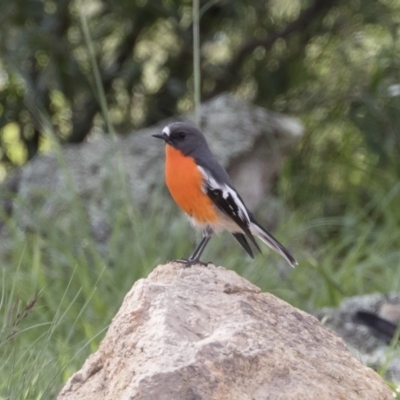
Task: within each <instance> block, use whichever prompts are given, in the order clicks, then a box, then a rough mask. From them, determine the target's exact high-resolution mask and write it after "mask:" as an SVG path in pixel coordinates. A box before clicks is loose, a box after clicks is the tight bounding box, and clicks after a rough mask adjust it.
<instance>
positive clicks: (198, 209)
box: [153, 122, 297, 267]
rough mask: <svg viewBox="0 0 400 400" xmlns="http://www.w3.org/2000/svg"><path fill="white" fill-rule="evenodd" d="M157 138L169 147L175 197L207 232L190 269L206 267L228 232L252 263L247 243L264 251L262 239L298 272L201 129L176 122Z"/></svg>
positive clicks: (170, 183)
mask: <svg viewBox="0 0 400 400" xmlns="http://www.w3.org/2000/svg"><path fill="white" fill-rule="evenodd" d="M153 136H154V137H156V138H159V139H162V140H164V142H165V144H166V146H165V154H166V161H165V182H166V185H167V187H168V189H169V191H170V193H171V196H172V197H173V199H174V200H175V202H176V203H177V204H178V206H179V207H180V208H181V209H182V210H183V211H184V212H185V214H186V215H187V216H188V217H189V218H190V220H191V222H192V224H193V225H194V226H196V227H198V228H200V229H201V230H202V232H203V239H202V240H201V242H200V243H199V245H198V246H197V247H196V249H195V250H194V252H193V254H192V255H191V256H190V257H189V258H188V259H185V260H183V262H184V263H185V264H187V265H191V264H195V263H198V262H201V261H200V256H201V254H202V253H203V251H204V249H205V247H206V245H207V243H208V242H209V240H210V238H211V236H212V234H213V233H214V232H215V233H218V232H221V231H224V230H226V231H228V232H231V233H232V235H233V236H234V237H235V239H236V240H237V241H238V242H239V243H240V245H241V246H242V247H243V248H244V249H245V250H246V252H247V253H248V254H249V255H250V256H251V257H252V258H254V255H253V251H252V249H251V247H250V245H249V243H248V241H247V239H248V240H250V242H251V243H253V245H254V246H255V247H256V249H257V250H258V251H260V248H259V246H258V245H257V242H256V240H255V238H254V237H255V236H256V237H258V238H260V239H261V240H262V241H263V242H264V243H265V244H267V245H268V246H269V247H270V248H271V249H272V250H274V251H276V252H277V253H279V254H280V255H281V256H282V257H283V258H284V259H285V260H286V261H287V262H288V263H289V264H290V265H291V266H292V267H294V266H296V265H297V262H296V260H295V259H294V258H293V257H292V255H291V254H290V253H289V251H288V250H287V249H286V248H285V247H284V246H282V245H281V244H280V243H279V242H278V240H276V239H275V238H274V237H273V236H272V235H271V234H270V233H269V232H267V231H266V230H265V229H264V228H263V227H262V226H261V225H260V224H259V223H257V221H256V220H255V218H254V216H253V214H252V213H251V212H250V211H249V210H248V209H247V207H246V205H245V204H244V202H243V200H242V199H241V197H240V196H239V193H238V192H237V191H236V190H235V188H234V186H233V184H232V181H231V179H230V178H229V176H228V174H227V172H226V171H225V169H224V168H223V167H222V166H221V165H220V164H219V163H218V161H217V160H216V159H215V157H214V155H213V154H212V153H211V150H210V148H209V147H208V144H207V141H206V139H205V137H204V135H203V133H202V132H201V131H200V130H198V129H197V128H196V127H194V126H192V125H190V124H187V123H183V122H175V123H172V124H169V125H167V126H166V127H165V128H164V129H163V131H162V133H160V134H156V135H153ZM246 237H247V239H246Z"/></svg>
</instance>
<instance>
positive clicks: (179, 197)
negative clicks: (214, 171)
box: [165, 144, 218, 224]
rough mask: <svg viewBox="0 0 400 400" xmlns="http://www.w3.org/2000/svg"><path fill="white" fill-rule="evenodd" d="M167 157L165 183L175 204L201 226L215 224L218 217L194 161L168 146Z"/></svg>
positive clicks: (166, 147)
mask: <svg viewBox="0 0 400 400" xmlns="http://www.w3.org/2000/svg"><path fill="white" fill-rule="evenodd" d="M165 156H166V160H165V182H166V184H167V187H168V189H169V191H170V193H171V196H172V197H173V199H174V200H175V202H176V203H177V204H178V205H179V207H180V208H182V210H183V211H184V212H185V213H186V214H188V215H189V216H191V217H192V218H194V220H195V221H196V222H198V223H199V224H204V223H213V222H215V221H216V220H217V219H218V216H217V213H216V211H215V208H214V204H213V202H212V201H211V199H210V198H209V197H208V196H207V195H206V194H205V193H204V192H203V190H202V186H203V179H204V178H203V175H202V173H201V172H200V170H199V168H197V165H196V163H195V161H194V159H193V158H192V157H188V156H185V155H184V154H183V153H182V152H181V151H179V150H177V149H175V148H174V147H172V146H170V145H168V144H167V145H166V146H165Z"/></svg>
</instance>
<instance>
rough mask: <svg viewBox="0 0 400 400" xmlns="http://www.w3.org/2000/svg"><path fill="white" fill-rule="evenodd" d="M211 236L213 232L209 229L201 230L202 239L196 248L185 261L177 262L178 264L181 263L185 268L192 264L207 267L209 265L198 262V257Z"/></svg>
mask: <svg viewBox="0 0 400 400" xmlns="http://www.w3.org/2000/svg"><path fill="white" fill-rule="evenodd" d="M212 234H213V230H212V229H211V228H210V227H207V228H205V229H204V230H203V239H202V240H201V242H200V243H199V245H198V246H197V247H196V249H195V250H194V252H193V254H192V255H191V256H190V257H189V258H188V259H187V260H186V259H183V260H177V261H178V262H181V263H183V264H185V265H186V266H187V267H190V266H191V265H193V264H203V265H208V264H209V263H204V262H202V261H200V257H201V255H202V254H203V251H204V249H205V248H206V246H207V243H208V242H209V241H210V239H211V235H212Z"/></svg>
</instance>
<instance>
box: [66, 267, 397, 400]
mask: <svg viewBox="0 0 400 400" xmlns="http://www.w3.org/2000/svg"><path fill="white" fill-rule="evenodd" d="M392 398H393V397H392V393H391V391H390V390H389V388H388V387H387V386H386V385H385V383H384V381H383V380H382V379H381V378H380V377H379V376H378V375H377V374H376V373H375V372H374V371H373V370H371V369H370V368H367V367H365V366H363V365H362V364H361V363H360V362H359V361H357V360H356V359H355V358H353V357H352V356H351V355H350V353H349V352H348V351H347V349H346V347H345V345H344V342H343V341H342V340H341V339H340V338H339V337H338V336H336V335H335V334H334V333H332V332H330V331H329V330H327V329H325V328H324V327H323V326H322V325H321V324H320V323H319V322H318V320H317V319H316V318H314V317H312V316H310V315H308V314H306V313H305V312H302V311H300V310H298V309H296V308H294V307H292V306H290V305H289V304H287V303H285V302H284V301H282V300H279V299H277V298H276V297H274V296H273V295H271V294H268V293H261V292H260V289H259V288H257V287H256V286H254V285H252V284H251V283H249V282H248V281H246V280H244V279H243V278H241V277H239V276H238V275H237V274H236V273H235V272H233V271H229V270H226V269H224V268H222V267H219V268H216V267H215V266H213V265H209V266H207V267H204V266H197V265H195V266H192V267H191V268H184V267H183V266H182V265H181V264H177V263H171V264H168V265H162V266H159V267H157V268H156V269H155V270H154V271H153V272H152V273H151V274H150V275H149V277H148V278H147V279H141V280H139V281H137V282H136V283H135V285H134V286H133V288H132V289H131V291H130V292H129V293H128V294H127V295H126V297H125V300H124V302H123V304H122V306H121V308H120V310H119V312H118V314H117V315H116V316H115V318H114V319H113V321H112V323H111V326H110V327H109V330H108V332H107V334H106V336H105V338H104V340H103V341H102V343H101V344H100V347H99V349H98V351H97V352H96V353H94V354H93V355H91V356H90V357H89V358H88V359H87V360H86V362H85V364H84V365H83V367H82V369H81V370H80V371H79V372H77V373H76V374H74V375H73V376H72V377H71V378H70V379H69V381H68V382H67V384H66V385H65V387H64V388H63V389H62V391H61V393H60V395H59V397H58V400H72V399H73V400H98V399H104V400H114V399H131V400H139V399H143V400H195V399H196V400H201V399H204V400H213V399H215V400H264V399H265V400H266V399H271V400H272V399H273V400H286V399H291V400H299V399H302V400H311V399H315V400H321V399H335V400H353V399H354V400H355V399H362V400H368V399H371V400H377V399H379V400H389V399H392Z"/></svg>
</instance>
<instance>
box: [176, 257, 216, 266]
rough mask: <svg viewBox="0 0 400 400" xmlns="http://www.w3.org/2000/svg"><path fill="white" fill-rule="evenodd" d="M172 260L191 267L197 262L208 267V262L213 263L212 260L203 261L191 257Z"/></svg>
mask: <svg viewBox="0 0 400 400" xmlns="http://www.w3.org/2000/svg"><path fill="white" fill-rule="evenodd" d="M171 262H176V263H179V264H184V266H185V268H188V267H191V266H192V265H196V264H200V265H203V266H204V267H207V265H208V264H211V261H209V262H203V261H200V260H191V259H190V258H180V259H179V260H173V261H171Z"/></svg>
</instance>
